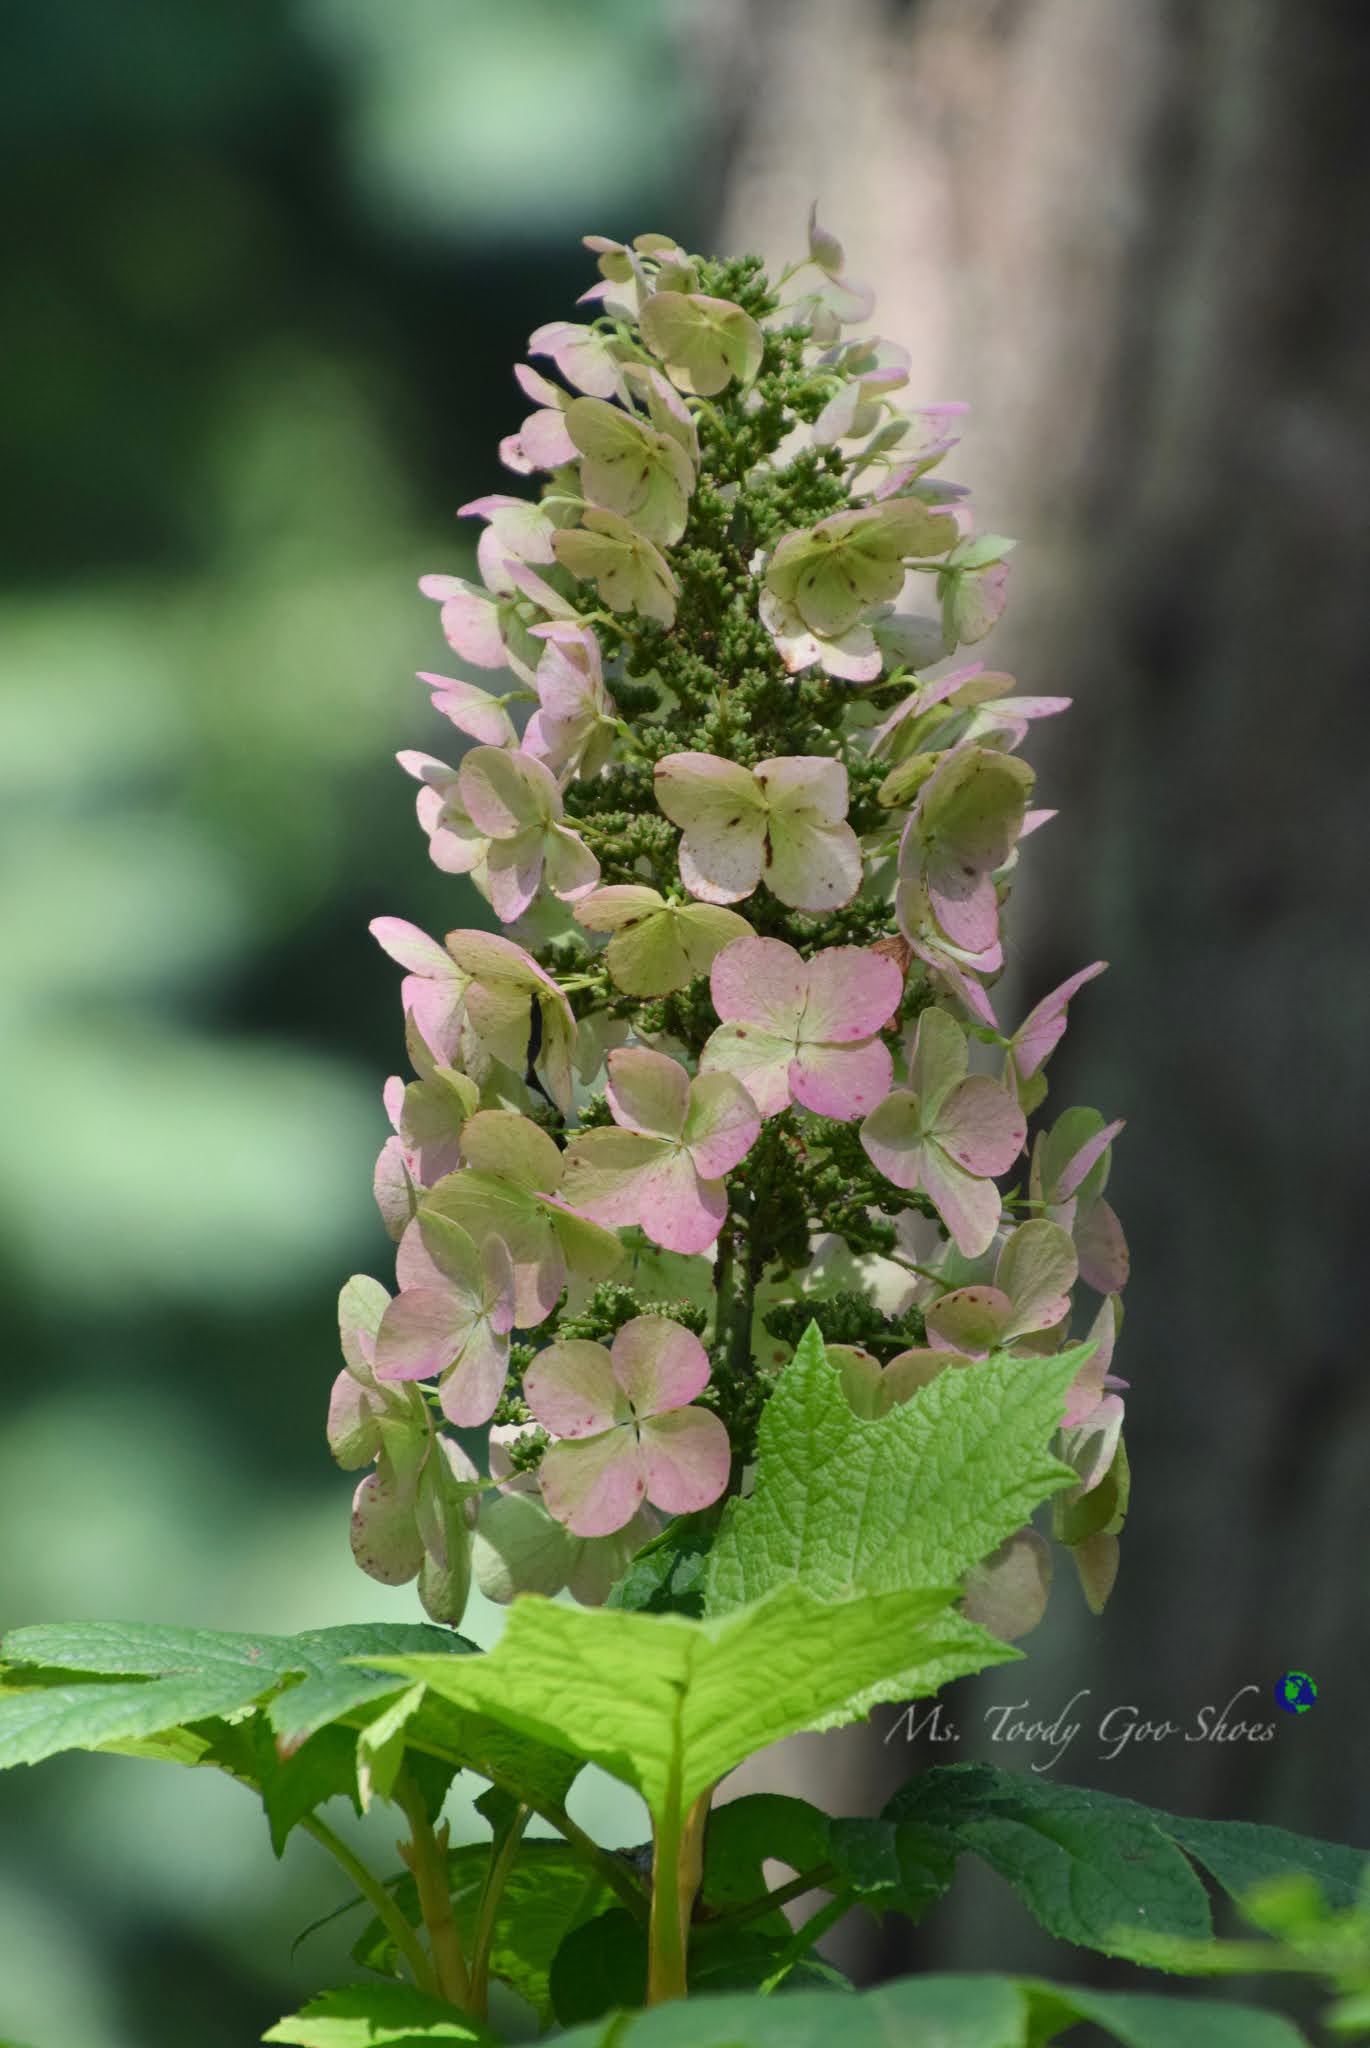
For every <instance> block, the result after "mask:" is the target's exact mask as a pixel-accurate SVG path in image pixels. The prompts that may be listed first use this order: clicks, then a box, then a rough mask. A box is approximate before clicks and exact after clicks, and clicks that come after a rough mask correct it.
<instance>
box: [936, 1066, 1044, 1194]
mask: <svg viewBox="0 0 1370 2048" xmlns="http://www.w3.org/2000/svg"><path fill="white" fill-rule="evenodd" d="M936 1130H937V1140H938V1143H939V1144H940V1145H941V1146H943V1147H944V1149H945V1150H946V1152H947V1153H948V1155H949V1156H950V1158H951V1159H952V1160H953V1161H954V1162H955V1163H956V1164H957V1165H958V1166H962V1167H964V1168H965V1169H966V1170H967V1172H970V1173H974V1174H977V1175H979V1176H981V1177H984V1176H987V1175H991V1174H996V1173H1007V1172H1008V1169H1009V1168H1010V1166H1012V1164H1013V1162H1014V1160H1015V1159H1016V1158H1017V1157H1018V1154H1019V1153H1020V1152H1021V1151H1022V1149H1023V1142H1024V1140H1025V1139H1026V1137H1027V1119H1026V1117H1025V1116H1024V1115H1023V1112H1022V1110H1021V1109H1019V1107H1018V1104H1017V1103H1016V1102H1015V1101H1014V1099H1013V1097H1012V1096H1011V1095H1010V1094H1009V1093H1008V1091H1007V1089H1004V1088H1001V1087H1000V1086H999V1084H998V1082H997V1081H991V1080H989V1079H988V1078H987V1077H986V1076H984V1075H982V1074H973V1075H972V1076H971V1078H970V1079H969V1080H968V1081H963V1082H962V1083H961V1085H960V1087H959V1088H956V1089H954V1090H953V1091H952V1093H951V1095H950V1096H949V1097H948V1098H947V1100H946V1102H945V1103H944V1104H943V1106H942V1109H941V1111H940V1113H939V1115H938V1118H937V1126H936Z"/></svg>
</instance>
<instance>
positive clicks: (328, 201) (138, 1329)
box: [0, 0, 707, 2048]
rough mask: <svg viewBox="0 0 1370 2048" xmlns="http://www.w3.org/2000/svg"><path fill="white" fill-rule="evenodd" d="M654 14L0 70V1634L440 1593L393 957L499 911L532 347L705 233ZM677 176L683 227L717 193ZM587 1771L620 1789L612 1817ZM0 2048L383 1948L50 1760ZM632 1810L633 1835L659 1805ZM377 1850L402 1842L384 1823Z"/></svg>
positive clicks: (268, 11) (239, 1836) (28, 14)
mask: <svg viewBox="0 0 1370 2048" xmlns="http://www.w3.org/2000/svg"><path fill="white" fill-rule="evenodd" d="M670 20H671V17H670V14H669V11H668V9H667V7H666V6H665V5H664V4H659V0H593V4H588V0H587V4H585V5H582V6H579V7H577V8H574V9H570V8H567V7H565V6H563V5H559V4H557V0H505V4H503V5H502V6H500V7H499V8H487V7H485V6H483V5H479V4H475V0H392V4H389V5H387V6H386V7H384V8H377V7H372V6H369V5H366V4H364V0H300V4H298V5H287V4H285V0H238V4H237V5H234V6H230V5H228V4H227V0H201V4H198V5H196V6H195V7H193V8H187V7H184V6H180V5H177V4H176V0H121V4H120V6H119V7H117V8H111V7H109V6H108V5H105V4H102V0H64V4H62V5H60V6H56V7H54V6H51V5H43V4H40V0H19V5H18V6H17V7H16V8H14V9H12V10H11V11H10V14H9V16H8V18H7V44H8V51H7V63H6V65H5V67H4V69H3V72H0V162H2V163H3V165H4V178H5V184H6V188H7V197H8V200H9V204H8V205H7V206H6V207H5V208H4V209H3V210H2V211H0V262H2V263H3V274H4V278H5V289H6V301H7V313H6V340H7V373H6V379H5V384H4V389H3V396H0V462H2V463H3V466H4V470H5V473H6V475H7V476H8V477H9V478H10V479H11V488H10V490H9V491H8V492H7V493H6V494H5V498H4V500H3V503H0V533H2V537H3V550H2V552H0V559H2V560H3V563H4V565H5V566H4V569H3V572H2V573H3V578H4V582H3V587H2V588H0V901H3V904H4V912H3V933H2V939H3V958H4V973H3V976H0V1044H2V1045H3V1058H2V1059H0V1119H2V1120H3V1129H4V1132H5V1137H6V1146H5V1153H4V1159H5V1168H4V1171H3V1174H0V1271H2V1272H3V1277H4V1281H5V1283H6V1286H5V1296H6V1301H7V1304H8V1316H7V1323H8V1337H9V1345H8V1349H9V1357H10V1365H9V1373H8V1388H9V1399H8V1403H7V1418H6V1454H7V1455H6V1460H5V1472H6V1482H5V1487H4V1493H3V1515H4V1541H3V1544H0V1622H3V1624H4V1625H5V1626H12V1625H16V1624H19V1623H22V1622H27V1621H31V1620H36V1619H39V1618H49V1619H63V1618H76V1617H92V1618H101V1617H104V1618H113V1617H116V1616H120V1615H132V1616H138V1617H142V1618H146V1619H161V1620H169V1621H181V1622H195V1621H202V1622H205V1623H209V1624H213V1625H215V1626H221V1627H235V1626H251V1627H257V1628H264V1629H270V1630H290V1629H295V1628H299V1627H303V1626H305V1625H309V1624H322V1623H327V1622H334V1621H342V1620H348V1619H363V1618H366V1617H368V1616H372V1615H382V1614H383V1615H385V1616H388V1617H390V1618H392V1619H405V1618H408V1617H409V1614H410V1612H411V1609H412V1610H413V1611H414V1612H417V1609H416V1608H415V1607H414V1603H413V1599H412V1595H411V1593H410V1592H409V1590H407V1589H406V1590H405V1591H404V1592H399V1593H396V1592H390V1591H387V1590H385V1589H384V1588H381V1587H378V1586H375V1585H373V1584H372V1583H371V1582H370V1581H368V1580H367V1579H365V1578H363V1577H362V1576H361V1574H360V1573H358V1572H357V1571H356V1570H355V1568H354V1567H353V1565H352V1563H351V1559H350V1556H349V1554H348V1550H347V1501H348V1492H349V1482H348V1481H347V1480H346V1479H345V1478H344V1477H342V1476H340V1475H339V1474H337V1473H336V1472H335V1471H334V1470H333V1468H332V1466H331V1464H330V1461H329V1459H328V1456H327V1453H326V1450H325V1447H324V1443H323V1435H322V1427H321V1424H322V1414H323V1408H324V1403H325V1401H326V1397H327V1390H328V1386H329V1382H330V1379H331V1377H332V1375H333V1372H334V1370H335V1345H334V1337H333V1297H334V1295H335V1293H336V1289H337V1286H338V1283H339V1281H340V1280H341V1279H342V1277H343V1276H344V1275H345V1274H346V1273H347V1272H348V1271H350V1270H353V1269H355V1268H362V1269H367V1268H369V1269H371V1270H375V1271H378V1272H383V1271H384V1270H385V1265H386V1255H387V1246H386V1244H385V1241H384V1239H383V1238H382V1236H381V1233H380V1230H379V1226H378V1224H377V1222H376V1220H375V1218H374V1215H373V1212H372V1209H371V1204H370V1198H369V1178H370V1168H371V1163H372V1159H373V1157H374V1153H375V1151H376V1149H377V1146H378V1144H379V1141H380V1138H381V1136H382V1134H383V1120H382V1116H381V1112H380V1107H379V1100H378V1094H379V1085H380V1082H381V1080H382V1078H383V1076H384V1074H385V1072H386V1071H387V1068H388V1066H389V1065H390V1064H391V1063H393V1062H394V1061H395V1060H396V1058H397V1055H398V1052H399V1047H400V1034H399V1028H398V1027H399V1012H398V1005H397V1002H396V992H395V986H394V974H393V971H392V970H391V969H390V967H389V966H388V965H387V964H386V963H385V962H383V961H382V960H381V959H380V957H379V955H377V954H376V953H375V951H374V948H373V947H372V944H371V941H370V940H369V938H368V937H367V934H366V929H365V927H366V921H367V919H368V918H369V917H370V916H373V915H375V914H376V913H378V912H380V911H391V912H395V913H397V914H402V915H404V916H408V917H412V918H414V919H415V920H416V921H418V922H420V923H423V924H431V925H433V926H435V927H437V928H439V929H441V928H445V927H446V926H450V925H451V924H454V923H460V922H464V921H475V920H476V919H477V918H478V917H479V916H480V915H481V914H482V906H480V905H479V903H478V902H476V900H475V899H474V898H473V897H472V896H471V895H470V894H469V892H467V890H466V886H465V884H464V883H459V882H453V881H452V880H450V879H446V878H443V877H440V876H438V875H437V874H436V873H435V872H434V871H433V870H432V869H431V868H430V867H429V866H428V863H427V859H426V854H425V850H424V846H423V841H422V839H421V837H420V836H419V834H418V832H417V830H416V828H415V826H414V822H413V816H412V807H411V794H412V792H411V791H410V786H409V785H408V783H407V782H406V781H405V780H404V779H403V778H402V777H401V776H400V774H399V772H398V770H396V769H395V768H394V767H393V764H392V763H391V762H390V756H391V754H392V753H393V751H394V750H395V749H396V748H397V747H400V746H405V745H410V746H414V745H418V746H423V745H428V746H431V747H433V748H434V749H435V750H437V751H439V752H441V751H442V750H443V732H442V730H441V729H440V728H439V726H438V724H437V722H436V721H435V720H434V719H433V716H432V714H431V713H430V712H429V711H428V710H427V708H426V699H425V697H424V694H423V693H422V691H421V690H419V689H418V688H417V686H416V685H415V684H413V682H412V681H410V680H409V679H410V677H411V675H412V672H413V671H414V669H416V668H417V667H420V666H429V665H435V664H436V665H438V666H442V665H443V661H442V654H443V650H442V649H441V643H440V641H439V640H438V637H437V633H436V625H435V620H434V618H433V615H432V613H431V610H430V609H429V608H428V607H426V606H424V604H423V603H422V602H421V600H420V599H419V598H418V597H417V595H416V593H415V591H414V584H415V580H416V578H417V576H418V575H419V574H420V573H421V572H422V571H424V570H428V569H460V568H462V567H463V566H465V562H466V558H467V557H468V556H469V554H470V544H469V542H468V541H467V540H466V539H465V537H464V536H463V534H462V533H461V532H460V530H459V529H457V528H454V526H453V525H452V523H451V515H452V510H453V508H454V507H455V506H456V505H457V504H459V503H461V502H462V501H463V500H464V499H465V498H467V497H469V496H472V495H474V494H475V493H476V492H478V491H480V490H482V489H488V488H498V487H499V483H500V473H499V472H498V470H497V468H496V465H495V442H496V439H497V437H498V435H499V434H501V433H504V432H507V431H510V430H511V429H512V428H513V427H514V426H515V425H516V424H517V422H518V419H519V417H520V415H521V412H522V410H523V409H524V408H523V407H522V406H521V404H520V402H519V398H518V394H517V391H516V390H515V387H514V385H513V381H512V378H511V377H510V374H509V370H510V365H511V363H512V362H513V361H514V360H515V359H516V358H517V356H518V355H519V353H520V350H521V346H522V340H523V337H524V336H525V335H526V334H527V333H528V331H529V330H530V328H531V327H532V326H534V325H535V324H537V322H539V321H540V320H543V319H548V318H552V317H555V316H557V315H558V314H561V313H566V312H569V310H570V306H571V302H572V300H573V298H574V297H575V295H576V293H577V292H578V291H579V290H581V289H582V288H583V287H584V285H585V284H586V283H588V282H589V280H590V277H591V274H592V273H591V271H590V268H589V266H588V264H587V263H586V262H585V261H583V260H582V259H581V256H580V252H579V251H578V249H577V247H576V242H575V237H576V235H577V234H578V233H579V232H581V231H582V230H585V229H591V228H593V229H598V230H601V231H604V232H608V233H623V232H630V231H636V230H638V229H640V228H642V227H643V226H644V225H647V226H655V225H662V226H666V225H669V226H670V227H671V228H672V229H673V230H674V231H675V232H677V233H680V234H682V235H686V236H688V235H689V234H690V233H691V232H692V231H693V230H694V228H695V227H696V225H697V221H698V215H697V211H696V209H698V208H699V207H700V206H701V205H706V204H707V192H705V191H702V190H701V187H700V183H699V179H698V176H697V173H695V172H693V171H692V170H691V164H692V160H693V159H695V158H696V157H697V156H698V154H699V152H700V150H701V149H702V148H704V147H705V142H704V136H703V130H702V127H701V123H702V122H703V120H704V114H703V111H702V108H703V88H702V86H701V83H700V80H699V77H698V74H697V72H696V70H695V69H694V68H692V65H691V63H690V62H689V61H688V60H687V59H686V58H683V57H682V53H681V52H680V51H679V50H677V49H676V48H675V46H674V44H673V42H672V40H671V27H670ZM687 179H688V204H684V203H683V201H684V197H685V193H684V190H683V189H682V188H684V187H685V186H686V181H687ZM587 1796H590V1797H593V1796H595V1795H594V1794H593V1792H591V1793H589V1794H587ZM5 1802H6V1803H5V1810H4V1816H3V1825H0V1927H2V1928H3V1934H2V1935H0V2035H4V2036H6V2037H8V2036H13V2037H15V2038H17V2039H22V2040H26V2041H29V2042H32V2043H33V2048H160V2044H166V2048H171V2044H173V2043H174V2044H176V2048H180V2044H181V2043H182V2042H184V2041H185V2040H186V2039H187V2038H190V2037H193V2038H194V2039H195V2040H196V2042H197V2044H199V2048H217V2044H219V2043H223V2044H224V2048H228V2044H233V2048H241V2044H243V2043H246V2042H248V2041H251V2040H255V2039H256V2038H257V2037H258V2034H259V2033H260V2030H261V2028H262V2026H264V2025H265V2024H267V2023H268V2022H269V2021H271V2020H272V2019H274V2018H275V2017H276V2016H278V2015H279V2013H281V2012H282V2011H284V2010H286V2009H287V2007H288V2006H289V2004H291V2003H292V2002H297V2001H298V1999H299V1998H300V1996H301V1995H302V1994H303V1993H304V1992H306V1991H307V1990H308V1989H309V1988H310V1987H311V1986H312V1985H314V1984H316V1983H317V1982H319V1981H321V1980H322V1979H323V1978H325V1977H326V1976H327V1974H328V1972H329V1971H330V1969H331V1970H333V1971H335V1972H336V1973H337V1974H340V1975H347V1974H350V1966H349V1965H347V1963H346V1961H345V1958H346V1949H347V1945H348V1942H349V1941H350V1939H351V1935H352V1931H353V1930H351V1929H350V1927H349V1923H348V1922H347V1921H344V1922H342V1923H341V1924H340V1926H339V1927H338V1928H336V1929H329V1930H327V1931H326V1932H325V1933H324V1934H322V1935H320V1936H318V1937H316V1938H315V1940H313V1941H312V1942H311V1943H310V1944H309V1945H307V1946H306V1947H305V1949H304V1950H303V1951H302V1953H301V1955H300V1956H299V1958H298V1959H292V1957H291V1955H290V1952H289V1943H290V1939H291V1937H292V1935H293V1933H294V1932H295V1931H296V1930H297V1929H300V1928H302V1927H303V1926H304V1925H305V1924H306V1922H308V1921H309V1920H310V1919H311V1918H313V1917H314V1916H315V1915H316V1914H318V1913H320V1912H324V1911H327V1909H328V1908H329V1906H330V1905H332V1904H334V1903H336V1902H337V1900H338V1899H339V1897H340V1890H339V1886H338V1883H337V1882H336V1880H335V1875H334V1873H333V1872H332V1870H331V1869H330V1867H329V1866H328V1865H327V1864H326V1863H325V1862H324V1860H323V1859H322V1857H320V1856H319V1855H318V1852H317V1851H316V1850H315V1849H314V1848H313V1846H312V1845H311V1844H309V1843H307V1842H300V1843H297V1844H294V1845H292V1847H291V1849H290V1851H289V1853H288V1855H287V1857H286V1860H285V1862H284V1863H283V1864H282V1865H281V1866H279V1867H277V1866H274V1865H273V1864H272V1862H271V1858H270V1853H269V1850H268V1845H267V1837H266V1829H265V1824H264V1822H263V1820H262V1818H261V1816H260V1814H259V1813H257V1812H256V1811H255V1809H254V1807H253V1805H252V1802H251V1801H250V1800H249V1799H248V1798H247V1797H246V1796H245V1795H243V1794H242V1793H240V1792H238V1791H236V1790H235V1789H234V1788H232V1787H229V1786H226V1785H223V1784H220V1783H218V1782H216V1781H213V1780H211V1779H208V1778H206V1780H205V1781H204V1782H201V1781H200V1780H199V1778H198V1777H197V1776H195V1775H193V1774H179V1773H177V1774H173V1773H169V1772H168V1773H166V1774H162V1773H160V1772H159V1771H158V1770H157V1769H156V1768H155V1767H152V1766H147V1765H143V1764H139V1763H133V1762H127V1761H117V1762H116V1761H109V1760H104V1759H98V1758H96V1759H91V1758H82V1759H75V1760H73V1761H71V1762H70V1763H67V1764H65V1765H59V1766H53V1767H50V1768H48V1769H45V1770H43V1771H42V1772H39V1773H36V1774H34V1775H32V1776H29V1775H28V1774H23V1775H22V1776H16V1777H14V1778H12V1779H11V1780H9V1781H8V1782H7V1785H6V1789H5ZM624 1826H625V1827H626V1828H627V1829H628V1831H629V1833H631V1832H632V1830H633V1826H634V1822H633V1819H632V1816H630V1815H629V1816H625V1819H624ZM382 1856H383V1845H382Z"/></svg>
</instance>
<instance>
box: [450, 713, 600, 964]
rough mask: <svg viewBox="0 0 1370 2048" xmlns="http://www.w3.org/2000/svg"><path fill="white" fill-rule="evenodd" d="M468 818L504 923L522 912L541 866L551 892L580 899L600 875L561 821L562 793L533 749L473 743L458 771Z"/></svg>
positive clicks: (578, 838)
mask: <svg viewBox="0 0 1370 2048" xmlns="http://www.w3.org/2000/svg"><path fill="white" fill-rule="evenodd" d="M457 779H458V785H459V787H460V791H461V800H462V804H463V806H464V808H465V812H466V815H467V816H468V817H469V818H470V820H471V822H472V823H473V824H474V826H475V827H476V829H477V831H478V832H482V833H484V834H485V835H486V849H485V872H486V879H487V884H488V887H489V892H490V907H491V909H492V910H493V911H494V913H495V915H496V917H498V918H499V919H500V920H501V922H502V923H504V924H512V923H513V921H514V919H515V918H517V917H522V915H523V913H524V911H525V910H526V909H527V908H528V906H529V904H530V903H531V902H532V900H533V898H534V897H535V896H536V895H537V892H538V884H539V883H540V882H541V880H542V876H543V870H544V868H545V869H546V873H547V886H548V888H549V889H551V891H552V893H553V895H555V896H560V897H562V898H563V899H566V898H569V897H575V896H583V895H584V894H585V893H586V891H587V890H589V889H593V888H594V886H595V883H596V882H597V881H598V880H599V862H598V861H597V860H596V859H595V857H594V855H593V854H592V853H591V851H590V849H589V847H588V846H587V845H586V844H585V841H584V840H583V839H582V838H581V836H580V834H579V833H578V832H574V831H572V829H571V828H570V826H569V825H566V824H563V822H562V815H563V814H562V804H561V791H560V790H559V789H558V787H557V782H556V777H555V776H554V775H553V774H552V772H551V770H550V769H548V768H544V767H543V765H542V763H541V761H536V760H534V758H533V756H532V755H531V754H525V753H507V752H506V751H505V750H504V749H503V748H502V747H473V748H472V749H471V751H470V753H469V754H468V755H467V756H466V759H465V760H464V761H463V762H462V764H461V773H460V775H459V776H458V778H457Z"/></svg>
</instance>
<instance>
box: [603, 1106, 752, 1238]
mask: <svg viewBox="0 0 1370 2048" xmlns="http://www.w3.org/2000/svg"><path fill="white" fill-rule="evenodd" d="M590 1135H594V1133H590ZM625 1135H627V1133H625ZM647 1143H655V1141H647ZM633 1208H635V1212H631V1214H620V1219H618V1221H620V1223H639V1225H641V1227H643V1231H645V1233H647V1237H649V1239H651V1241H653V1245H661V1249H663V1251H707V1249H709V1245H713V1241H715V1239H717V1235H719V1231H721V1229H723V1223H725V1221H727V1190H725V1186H723V1182H721V1180H704V1178H702V1176H700V1174H696V1169H694V1161H692V1159H690V1155H688V1151H674V1153H672V1151H666V1153H663V1155H661V1157H659V1159H657V1161H655V1163H653V1165H651V1167H649V1169H647V1171H645V1174H643V1176H641V1180H639V1182H637V1186H635V1190H633Z"/></svg>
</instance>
